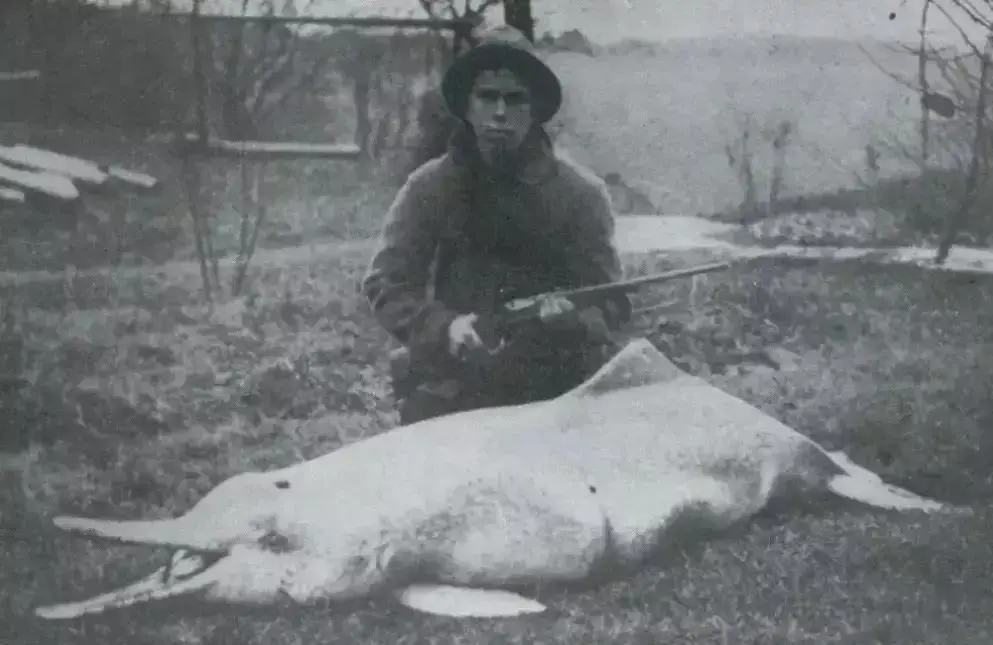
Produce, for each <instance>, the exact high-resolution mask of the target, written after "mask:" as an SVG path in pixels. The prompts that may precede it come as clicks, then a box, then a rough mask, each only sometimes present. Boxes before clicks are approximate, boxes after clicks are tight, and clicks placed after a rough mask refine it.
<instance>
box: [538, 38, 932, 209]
mask: <svg viewBox="0 0 993 645" xmlns="http://www.w3.org/2000/svg"><path fill="white" fill-rule="evenodd" d="M860 47H861V48H860ZM862 48H864V49H865V50H866V51H869V52H870V53H871V54H872V57H873V58H874V59H875V60H876V61H877V62H878V63H879V64H880V65H882V66H884V67H885V68H887V69H892V70H894V71H899V72H901V73H905V74H908V75H912V74H913V73H914V65H915V63H914V60H913V59H912V58H911V57H909V56H907V55H904V54H900V53H898V52H894V51H893V50H892V49H888V48H886V47H884V46H882V45H880V44H879V43H873V42H869V41H866V42H863V43H859V42H856V41H850V40H847V41H846V40H842V39H834V38H799V37H752V38H739V39H733V40H729V39H723V40H722V39H687V40H673V41H668V42H666V43H664V44H652V45H644V44H643V45H641V46H639V47H631V46H630V43H628V44H627V45H626V46H625V45H623V44H622V45H618V46H614V47H613V48H609V49H608V50H607V51H604V52H601V53H599V54H598V55H597V56H595V57H593V58H591V57H589V56H587V55H583V54H576V53H563V52H550V53H547V54H546V58H547V59H548V61H549V63H550V64H551V66H552V67H553V68H555V70H556V71H557V72H558V73H559V74H560V75H561V77H562V78H563V81H564V83H565V85H566V106H565V108H564V110H563V113H562V115H561V116H560V118H559V119H557V121H556V123H555V124H554V129H556V130H557V131H559V132H560V133H561V135H560V136H561V141H562V143H563V145H565V146H566V147H568V148H569V149H570V151H572V152H573V153H574V156H576V157H577V158H578V159H580V160H582V161H584V162H586V163H588V164H590V165H591V166H593V169H594V170H596V171H597V172H598V173H600V174H601V175H605V174H607V173H610V172H617V173H620V174H621V175H622V176H623V177H624V178H625V180H626V181H628V182H629V183H632V185H636V186H637V187H639V188H640V189H642V190H645V191H646V192H647V193H648V195H649V197H650V198H651V199H652V201H653V202H654V203H655V204H657V205H658V206H659V207H660V209H661V210H663V211H665V212H682V213H696V212H715V211H718V210H721V209H724V208H728V207H732V206H735V205H736V204H737V203H738V201H739V200H740V199H741V191H740V189H739V186H738V184H737V181H736V178H735V174H734V172H733V170H732V169H731V168H729V165H728V159H727V154H726V152H725V146H726V145H727V144H728V143H730V142H732V141H734V140H735V137H739V136H740V134H741V132H742V130H743V129H744V127H745V125H744V124H745V123H746V122H748V123H751V126H750V127H751V128H752V129H753V130H755V134H754V136H753V137H752V139H753V144H754V146H755V147H756V150H757V152H756V154H757V161H756V171H757V174H758V176H759V183H760V185H767V181H768V178H767V175H768V170H769V168H770V167H771V163H770V161H769V157H770V154H771V144H770V143H769V141H768V140H762V135H761V130H763V129H768V130H771V129H773V128H775V126H776V125H778V123H779V122H780V121H782V120H790V121H793V122H794V124H795V129H796V134H795V135H794V140H793V143H792V144H791V145H790V146H789V148H788V156H787V159H788V163H787V176H786V186H785V195H786V196H788V195H796V194H800V193H807V192H814V191H824V190H832V189H836V188H840V187H846V186H852V185H853V184H854V183H855V181H856V174H857V173H861V172H863V171H864V170H865V146H866V145H867V144H870V143H875V144H878V143H879V142H880V141H886V140H892V139H894V138H901V137H902V138H903V139H904V140H905V141H908V142H910V143H912V142H913V141H914V139H913V136H914V128H915V125H916V121H917V118H918V114H919V113H918V107H917V99H916V97H915V96H914V95H913V93H912V92H911V91H910V90H908V89H907V88H904V87H901V86H900V85H898V84H897V83H895V82H894V81H892V80H891V79H889V78H887V77H886V75H884V74H883V72H881V71H880V70H879V69H878V68H877V67H876V66H875V65H874V64H873V63H872V62H870V60H869V58H868V57H867V56H866V54H865V53H864V51H863V49H862ZM625 50H626V53H620V52H624V51H625ZM610 51H613V52H615V53H610ZM879 165H880V167H881V175H882V176H886V175H892V174H895V173H902V172H907V171H910V170H911V169H912V166H911V165H910V164H909V163H907V162H906V161H905V160H903V159H899V158H897V157H895V156H892V155H889V156H887V155H886V154H885V153H884V154H883V156H882V157H881V158H880V160H879Z"/></svg>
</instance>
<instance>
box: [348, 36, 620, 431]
mask: <svg viewBox="0 0 993 645" xmlns="http://www.w3.org/2000/svg"><path fill="white" fill-rule="evenodd" d="M441 91H442V95H443V97H444V100H445V103H446V105H447V107H448V109H449V110H450V111H451V113H452V114H453V115H454V116H455V117H457V118H458V119H459V121H460V124H459V127H458V128H457V129H456V132H455V133H454V135H453V137H452V139H451V142H450V144H449V149H448V151H447V153H446V154H444V155H443V156H441V157H440V158H436V159H432V160H431V161H428V162H427V163H425V164H423V165H422V166H421V167H419V168H418V169H417V170H416V171H414V172H413V173H412V174H411V175H410V177H409V178H408V179H407V182H406V184H405V185H404V187H403V188H402V189H401V190H400V192H399V194H398V195H397V197H396V199H395V200H394V202H393V205H392V206H391V207H390V210H389V213H388V214H387V218H386V223H385V225H384V228H383V231H382V235H381V239H380V244H379V248H378V250H377V251H376V254H375V256H374V258H373V259H372V262H371V265H370V267H369V271H368V274H367V276H366V278H365V280H364V281H363V285H362V290H363V293H364V294H365V296H366V297H367V298H368V300H369V302H370V304H371V305H372V308H373V311H374V312H375V314H376V317H377V319H378V320H379V322H380V324H382V325H383V326H384V327H385V328H386V329H387V330H388V331H389V332H390V333H391V334H392V335H393V336H394V337H396V338H397V339H398V340H399V341H400V342H401V343H402V344H403V345H404V346H405V347H404V350H403V351H401V352H400V353H399V354H396V355H395V356H394V361H393V364H394V365H393V368H394V369H393V388H394V392H395V394H396V398H397V402H398V405H399V408H400V421H401V423H402V424H409V423H414V422H416V421H420V420H423V419H427V418H430V417H434V416H439V415H442V414H449V413H452V412H457V411H462V410H467V409H472V408H479V407H488V406H495V405H513V404H520V403H526V402H529V401H535V400H542V399H548V398H553V397H555V396H558V395H559V394H562V393H563V392H565V391H567V390H568V389H570V388H571V387H574V386H575V385H578V384H579V383H580V382H582V381H583V380H584V379H585V378H586V377H587V376H589V374H591V373H592V371H594V370H595V369H597V368H598V367H599V366H600V365H601V364H602V363H603V361H604V360H605V358H606V351H607V350H606V349H605V348H609V347H610V346H611V345H610V333H609V332H610V330H611V329H616V327H617V326H618V325H619V324H621V323H622V322H624V321H626V320H627V319H628V318H629V317H630V314H631V307H630V303H629V302H628V300H627V298H626V297H623V296H621V297H616V298H614V299H612V300H610V301H609V302H608V301H605V302H604V303H602V304H601V305H599V306H597V307H589V308H587V309H585V310H583V311H577V310H576V307H575V306H574V305H573V303H572V302H570V301H568V300H566V299H563V298H556V299H550V298H549V299H545V300H544V301H543V302H542V305H541V322H540V323H539V324H537V325H535V326H533V327H529V328H527V329H525V330H523V331H522V332H520V333H518V334H516V335H515V336H514V337H513V338H512V339H511V340H510V342H508V343H502V342H499V341H498V340H497V339H489V338H486V333H485V331H484V327H485V322H486V320H487V316H488V315H490V314H492V313H493V312H494V311H496V310H497V309H498V307H500V306H501V304H502V303H503V302H506V301H508V300H511V299H514V298H522V297H527V296H533V295H537V294H540V293H544V292H547V291H552V290H561V289H567V288H574V287H578V286H584V285H590V284H600V283H604V282H610V281H613V280H616V279H618V278H619V277H620V275H621V267H620V261H619V259H618V255H617V252H616V250H615V248H614V247H613V242H612V237H613V229H614V222H613V213H612V211H611V206H610V198H609V196H608V194H607V192H606V187H605V185H604V184H603V182H602V181H601V180H599V179H598V178H597V177H596V176H595V175H594V174H593V173H591V172H590V171H588V170H586V169H585V168H582V167H580V166H578V165H576V164H574V163H573V162H571V161H567V160H565V159H562V158H559V157H558V156H556V155H555V153H554V151H553V148H552V145H551V142H550V140H549V138H548V135H547V134H546V133H545V131H544V129H543V127H542V126H543V125H544V124H545V123H547V122H548V120H549V119H551V118H552V117H553V116H554V115H555V114H556V112H557V111H558V110H559V108H560V107H561V103H562V88H561V85H560V83H559V80H558V78H557V77H556V75H555V73H554V72H553V71H552V70H551V69H549V68H548V67H547V66H546V65H545V64H544V63H543V62H542V61H541V60H540V59H539V58H538V57H537V56H536V55H535V54H534V51H533V48H532V46H531V43H530V42H529V41H528V40H527V39H526V38H525V37H524V36H523V34H521V33H520V32H518V31H517V30H515V29H512V28H510V27H498V28H495V29H493V30H492V31H491V32H490V33H484V34H480V39H479V43H478V45H477V46H476V47H474V48H473V49H471V50H469V51H468V52H466V53H465V54H463V55H462V56H460V57H459V58H457V59H456V60H455V61H454V62H453V63H452V65H451V66H450V68H449V69H448V70H447V72H446V73H445V76H444V78H443V80H442V85H441Z"/></svg>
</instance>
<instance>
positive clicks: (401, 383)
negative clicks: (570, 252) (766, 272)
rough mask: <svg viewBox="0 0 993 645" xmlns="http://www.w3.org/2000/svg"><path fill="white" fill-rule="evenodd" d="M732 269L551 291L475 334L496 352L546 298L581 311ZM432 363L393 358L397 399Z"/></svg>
mask: <svg viewBox="0 0 993 645" xmlns="http://www.w3.org/2000/svg"><path fill="white" fill-rule="evenodd" d="M731 266H732V263H730V262H719V263H714V264H704V265H701V266H697V267H691V268H688V269H677V270H675V271H666V272H665V273H658V274H653V275H647V276H642V277H639V278H631V279H628V280H620V281H618V282H610V283H606V284H599V285H593V286H589V287H580V288H578V289H568V290H563V291H552V292H548V293H542V294H538V295H535V296H530V297H527V298H517V299H514V300H511V301H509V302H507V303H504V304H503V305H502V307H500V308H499V309H498V310H497V311H496V312H495V313H494V314H493V315H490V316H486V317H485V318H481V319H480V320H479V321H477V323H476V325H475V327H476V331H477V332H478V333H479V335H480V336H481V337H482V340H483V342H484V343H485V344H486V345H487V346H488V347H490V348H494V347H498V346H500V345H501V343H502V341H504V339H506V338H507V336H508V335H509V334H510V333H512V332H513V331H514V330H515V328H516V329H519V328H521V327H522V326H526V325H533V324H536V323H538V322H539V321H540V316H539V312H540V310H541V303H542V301H543V299H545V298H549V297H554V296H559V297H565V298H568V299H569V300H570V301H572V303H573V304H574V305H575V307H576V310H577V311H581V310H583V309H585V308H586V307H589V306H592V305H598V304H601V303H602V302H603V300H604V299H605V298H608V297H610V296H612V295H615V294H626V293H633V292H636V291H637V290H638V289H640V288H641V287H643V286H645V285H648V284H660V283H663V282H669V281H671V280H678V279H680V278H688V277H691V276H695V275H702V274H705V273H714V272H716V271H724V270H727V269H729V268H731ZM491 353H493V354H496V353H498V352H495V351H493V350H492V349H491ZM493 359H494V360H495V361H499V358H497V357H496V356H493ZM430 362H431V360H430V358H429V357H427V356H422V357H420V360H416V359H413V357H412V356H411V355H410V352H409V351H407V350H400V351H397V352H394V354H393V355H391V359H390V363H391V368H390V369H391V371H392V373H393V382H394V384H393V385H394V389H395V390H396V393H397V396H398V397H400V398H403V397H405V396H407V395H408V394H409V393H410V391H412V390H411V388H413V387H415V386H416V384H417V383H419V382H420V380H421V378H422V377H424V376H425V375H426V374H422V373H420V372H421V370H422V369H424V368H426V367H427V365H428V364H429V363H430ZM461 369H462V370H463V372H464V376H465V378H468V379H470V380H476V381H477V382H480V383H486V382H487V378H488V375H487V370H486V368H485V367H482V368H481V367H479V366H473V365H471V364H463V365H462V368H461Z"/></svg>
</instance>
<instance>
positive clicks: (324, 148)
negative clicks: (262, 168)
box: [176, 134, 361, 161]
mask: <svg viewBox="0 0 993 645" xmlns="http://www.w3.org/2000/svg"><path fill="white" fill-rule="evenodd" d="M176 147H177V152H178V153H179V154H180V155H181V156H187V155H190V156H203V157H240V158H251V159H338V160H342V161H355V160H357V159H359V157H360V156H361V150H360V149H359V147H358V146H357V145H355V144H337V143H335V144H325V143H295V142H270V141H229V140H226V139H216V138H211V139H207V141H200V140H199V138H197V137H196V135H192V134H191V135H187V136H186V137H184V138H182V139H180V140H179V141H178V142H177V144H176Z"/></svg>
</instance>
